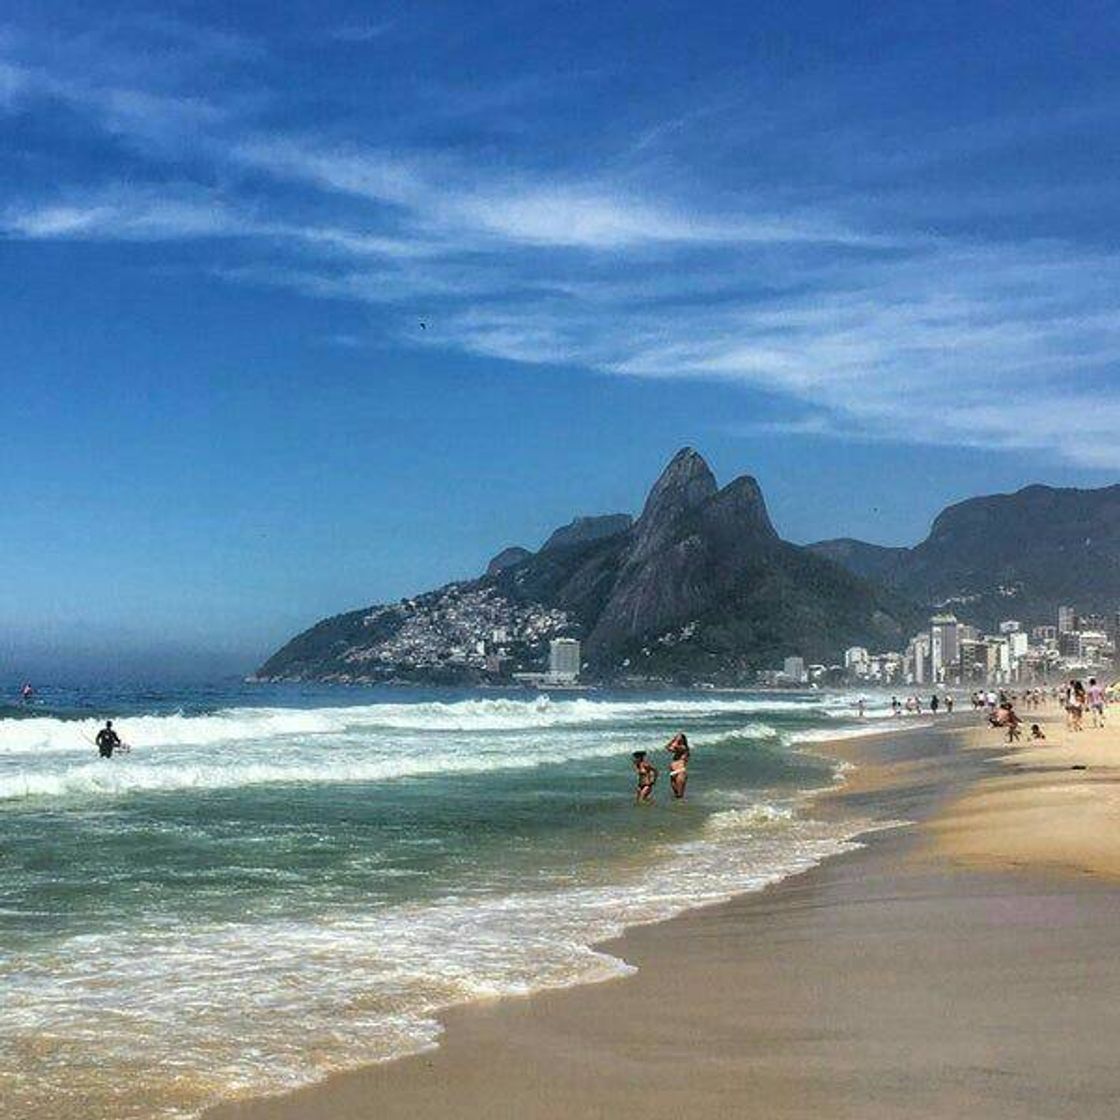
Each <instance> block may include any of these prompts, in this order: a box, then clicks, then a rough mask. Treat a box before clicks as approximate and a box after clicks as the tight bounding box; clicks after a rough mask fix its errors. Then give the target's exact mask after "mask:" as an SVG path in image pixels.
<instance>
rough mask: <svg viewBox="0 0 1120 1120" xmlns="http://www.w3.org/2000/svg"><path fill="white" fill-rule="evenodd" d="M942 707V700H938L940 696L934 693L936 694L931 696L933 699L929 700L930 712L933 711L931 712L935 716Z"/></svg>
mask: <svg viewBox="0 0 1120 1120" xmlns="http://www.w3.org/2000/svg"><path fill="white" fill-rule="evenodd" d="M940 707H941V700H940V699H939V698H938V695H937V693H936V692H935V693H934V694H933V695H932V696H931V697H930V698H929V710H930V711H931V712H932V713H933V714H934V715H937V709H938V708H940Z"/></svg>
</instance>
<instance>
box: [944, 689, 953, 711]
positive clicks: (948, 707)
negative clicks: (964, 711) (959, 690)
mask: <svg viewBox="0 0 1120 1120" xmlns="http://www.w3.org/2000/svg"><path fill="white" fill-rule="evenodd" d="M945 714H946V715H947V716H951V715H952V714H953V698H952V697H951V696H950V695H949V694H948V693H946V694H945Z"/></svg>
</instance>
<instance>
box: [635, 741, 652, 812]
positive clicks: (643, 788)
mask: <svg viewBox="0 0 1120 1120" xmlns="http://www.w3.org/2000/svg"><path fill="white" fill-rule="evenodd" d="M630 757H631V759H632V760H633V762H634V769H635V770H636V771H637V772H638V791H637V795H636V797H635V801H636V803H637V804H638V805H648V804H649V803H650V802H651V801H653V787H654V786H655V785H656V784H657V767H656V766H654V765H653V763H652V762H650V761H649V759H648V758H646V752H645V751H635V752H634V753H633V754H632V755H631V756H630Z"/></svg>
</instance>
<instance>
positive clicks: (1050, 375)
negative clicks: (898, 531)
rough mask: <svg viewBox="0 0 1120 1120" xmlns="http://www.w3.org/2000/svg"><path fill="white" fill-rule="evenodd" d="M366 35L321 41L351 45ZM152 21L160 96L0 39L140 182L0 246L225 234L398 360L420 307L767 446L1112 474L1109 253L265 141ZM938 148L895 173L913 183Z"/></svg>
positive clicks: (602, 173)
mask: <svg viewBox="0 0 1120 1120" xmlns="http://www.w3.org/2000/svg"><path fill="white" fill-rule="evenodd" d="M387 30H388V28H387V27H382V25H379V24H370V25H361V26H357V25H356V26H355V27H354V28H350V29H349V30H348V29H347V28H341V29H335V30H334V31H332V32H330V34H331V35H333V36H334V37H335V38H340V39H342V40H343V41H347V42H364V41H367V40H368V41H371V40H373V39H376V38H378V37H380V35H381V34H383V33H384V32H385V31H387ZM148 31H149V32H150V33H152V34H155V35H157V36H163V37H164V38H165V39H168V38H169V39H171V40H173V41H174V44H175V46H174V51H173V55H174V61H175V73H174V75H173V79H174V80H157V79H156V78H153V77H152V74H151V68H150V66H137V65H134V64H132V63H131V62H129V61H127V60H126V61H125V62H123V63H121V64H120V65H104V66H102V67H101V68H100V69H98V68H96V67H94V68H92V69H89V70H87V71H83V72H81V73H80V76H75V73H68V72H66V71H65V70H64V69H60V68H59V67H58V65H57V64H55V65H53V66H52V65H51V64H49V62H47V61H44V60H43V59H36V58H34V57H30V56H26V57H23V56H19V54H18V52H17V53H16V55H15V56H12V55H11V54H10V53H9V55H7V56H5V55H4V51H3V49H2V46H3V45H2V44H0V107H3V106H8V107H9V109H11V108H14V107H20V108H21V111H22V109H23V108H26V106H27V105H28V104H29V103H33V102H34V101H36V99H40V100H42V99H45V100H53V101H55V102H61V103H64V104H65V105H67V106H68V107H70V108H71V109H73V110H75V111H78V112H80V113H82V114H83V115H84V116H85V117H86V118H87V119H88V120H89V121H90V122H91V124H92V126H93V127H95V128H96V129H97V130H99V131H100V132H101V133H103V134H105V135H108V136H111V137H114V138H120V137H124V138H126V139H128V140H130V141H132V142H133V143H134V145H135V147H136V150H137V151H139V152H140V153H142V157H143V160H144V161H145V165H146V169H147V172H148V173H149V175H150V179H148V180H145V179H144V177H143V173H137V175H136V176H135V177H134V178H133V179H132V180H130V181H128V182H118V183H116V184H112V183H110V184H108V185H105V184H101V185H91V184H81V183H77V184H72V185H70V186H69V187H66V188H57V187H55V188H52V190H51V191H50V192H44V193H43V194H42V196H40V197H31V198H28V197H26V196H19V197H14V196H13V197H8V198H7V199H6V200H5V201H4V202H3V203H0V226H2V228H3V230H4V232H5V234H6V235H7V236H9V237H20V238H25V239H52V240H60V239H66V238H70V239H84V240H92V239H118V240H122V241H132V242H151V241H157V240H166V241H176V240H185V239H191V240H194V241H197V240H199V239H202V238H225V239H237V240H239V241H241V242H244V243H246V244H250V245H251V251H249V250H247V251H246V253H245V254H244V256H243V259H240V260H238V261H237V262H236V263H232V264H231V263H230V261H229V260H228V259H224V258H223V259H220V260H218V259H215V261H214V262H213V264H212V266H211V269H210V271H211V272H212V273H214V274H216V275H220V276H222V277H224V278H225V279H227V280H230V281H235V282H238V283H244V284H254V285H259V284H270V285H275V286H282V287H285V288H288V289H291V290H294V291H298V292H300V293H302V294H305V295H307V296H310V297H313V298H320V299H331V300H340V301H346V302H350V303H355V304H360V305H366V306H369V307H372V308H384V309H386V318H385V320H384V322H383V323H382V325H381V328H380V329H381V330H382V331H383V332H384V333H385V334H388V335H392V334H393V332H394V331H395V332H397V335H396V337H397V340H398V341H403V343H404V344H408V345H411V344H413V343H415V342H417V341H418V340H417V339H415V338H414V337H413V334H412V333H410V332H409V331H408V330H404V329H401V327H400V325H399V319H398V318H395V316H403V315H404V310H403V308H404V307H405V306H407V305H408V304H409V303H413V304H414V303H415V302H417V301H419V300H423V301H424V302H425V305H426V306H429V307H431V308H432V309H433V313H432V314H431V315H426V318H428V319H429V329H428V330H427V331H425V334H424V338H423V344H424V345H426V346H438V347H443V348H446V349H448V350H450V351H458V352H468V353H471V354H475V355H481V356H485V357H490V358H495V359H501V360H505V361H511V362H516V363H522V364H532V363H552V364H558V365H572V366H579V367H583V368H588V369H593V370H597V371H600V372H601V373H602V374H603V375H605V376H621V377H631V378H633V377H642V378H674V379H695V380H710V381H711V380H714V381H721V382H725V383H731V384H740V385H744V386H750V387H751V388H753V389H761V390H764V391H766V392H768V393H770V394H773V395H774V397H775V398H776V399H777V400H780V401H785V402H786V403H787V406H788V408H789V411H790V417H789V418H788V419H787V420H779V421H773V422H771V423H772V424H773V425H774V426H773V427H772V429H771V430H772V431H773V433H774V434H779V433H780V434H782V435H785V436H787V437H798V438H815V437H822V436H827V437H835V438H858V439H882V438H888V439H898V440H903V441H905V442H909V443H914V444H936V445H972V446H984V447H993V448H1005V449H1013V450H1017V451H1028V452H1031V453H1037V454H1039V455H1045V456H1050V457H1055V458H1062V459H1065V460H1066V461H1068V462H1072V463H1076V464H1078V465H1081V466H1086V467H1094V468H1116V467H1120V444H1118V443H1117V441H1116V440H1115V437H1114V432H1115V431H1116V429H1117V425H1118V424H1120V405H1117V404H1114V403H1113V402H1112V400H1111V399H1110V398H1102V396H1101V395H1100V394H1099V393H1098V392H1097V390H1096V389H1095V388H1094V385H1095V380H1104V381H1106V382H1107V381H1108V380H1109V379H1110V378H1111V379H1114V376H1115V371H1116V370H1117V368H1118V366H1120V312H1118V311H1117V310H1116V304H1115V292H1116V291H1117V290H1118V283H1120V257H1118V256H1117V254H1116V253H1115V252H1114V251H1112V250H1111V249H1110V248H1109V247H1108V246H1106V245H1100V244H1098V245H1097V246H1096V247H1093V248H1088V247H1086V246H1085V245H1084V244H1074V243H1071V242H1067V241H1061V240H1057V239H1051V240H1049V241H1044V240H1037V239H1036V240H1029V239H1024V238H1022V237H1019V238H1017V239H1012V238H1010V237H1004V238H1002V239H998V238H995V237H989V238H988V239H987V240H982V239H980V238H979V237H972V236H970V237H965V236H955V237H948V236H934V235H933V234H929V233H919V234H914V233H912V232H908V231H909V230H912V229H913V228H914V226H915V225H916V224H918V223H915V222H914V221H913V220H908V221H907V222H905V223H902V224H901V226H900V230H899V232H897V233H890V232H888V233H884V232H883V228H882V227H883V226H884V224H885V223H884V217H883V215H884V214H885V213H887V212H888V211H889V207H888V206H887V205H886V204H883V205H881V206H876V207H871V206H869V205H868V204H867V201H866V199H865V198H864V197H863V196H862V194H861V193H860V192H859V191H858V190H852V189H840V188H837V189H836V190H834V191H832V192H828V193H827V194H825V193H823V192H822V194H821V197H819V198H813V197H811V192H809V196H808V197H807V195H806V192H805V191H801V192H798V196H797V197H798V200H797V203H796V204H794V203H792V202H790V201H789V197H790V195H789V194H788V193H787V194H783V193H782V192H778V191H775V192H773V193H771V194H768V193H767V192H765V191H764V190H762V189H760V188H758V187H751V188H750V189H748V188H746V187H743V186H737V187H736V189H734V190H730V191H729V190H724V191H714V190H706V189H705V183H704V180H703V177H702V176H701V175H699V174H698V173H695V172H689V171H688V170H687V169H683V168H681V169H678V170H677V171H676V173H674V174H664V173H662V174H659V175H658V177H657V179H656V180H651V179H648V178H645V177H643V176H642V175H641V174H639V173H638V171H636V170H635V167H637V168H638V170H640V169H641V167H642V166H643V165H641V164H638V165H627V164H626V162H625V160H622V162H621V165H615V164H606V165H600V167H599V169H598V170H594V171H593V170H590V169H588V168H587V167H581V166H572V165H570V164H569V165H565V166H560V167H553V168H548V167H541V166H539V165H533V166H530V165H528V164H519V163H518V162H517V161H516V160H514V159H503V160H501V161H498V160H494V159H489V160H488V159H486V158H485V156H484V155H480V154H477V153H476V154H475V155H474V156H473V158H472V156H471V155H469V154H464V153H463V152H461V151H456V152H454V153H453V152H451V151H449V150H448V149H446V148H442V149H441V148H435V149H433V146H432V145H430V144H429V145H424V144H421V143H419V142H418V143H416V144H415V145H412V146H406V145H404V144H401V143H397V144H390V143H387V142H382V143H378V142H377V138H376V136H375V137H373V139H367V140H364V141H361V142H359V140H358V139H356V138H355V137H354V135H352V133H353V130H350V132H348V131H347V130H346V129H345V128H344V127H339V128H337V129H332V133H333V135H332V136H330V137H328V136H327V135H324V134H315V133H309V132H307V131H303V132H299V133H296V132H291V133H288V132H284V131H281V130H278V129H277V128H275V127H273V128H272V129H271V130H267V131H266V130H264V129H263V128H262V127H260V125H259V122H258V121H257V120H256V119H255V115H254V113H253V112H252V111H247V110H246V105H252V104H255V103H256V102H255V101H254V99H255V98H263V97H267V96H272V95H274V93H275V91H269V90H265V91H258V90H246V89H239V91H238V93H237V95H235V96H233V97H223V98H222V99H221V100H220V101H216V100H215V99H213V98H212V97H210V96H208V95H206V94H205V93H203V92H200V86H199V85H198V84H197V83H196V84H192V83H191V82H190V81H189V80H187V78H186V77H185V76H184V75H187V74H189V72H190V68H191V66H196V67H197V66H203V65H205V66H214V65H226V64H227V63H229V62H230V61H231V60H235V59H248V58H253V57H256V53H255V52H257V51H258V50H259V48H258V47H257V46H256V44H253V43H251V42H249V41H243V40H240V39H238V38H236V37H229V38H227V37H223V36H222V35H220V34H217V33H214V34H211V33H208V32H205V31H199V32H197V33H193V32H191V31H190V29H188V28H186V27H184V26H180V25H177V24H170V25H166V26H160V27H156V28H154V29H153V28H149V29H148ZM73 49H74V50H77V49H78V48H77V47H75V48H73ZM82 49H83V50H86V49H92V48H90V47H89V45H88V44H85V45H84V46H83V48H82ZM200 60H205V63H203V62H202V61H200ZM239 99H241V100H239ZM716 104H718V105H719V106H720V109H719V112H720V113H721V114H723V113H724V109H725V103H724V102H722V101H718V102H716ZM706 112H707V111H706V110H703V109H700V110H695V111H693V112H691V113H690V112H684V113H681V114H678V115H676V116H673V117H671V118H669V119H667V120H666V121H665V122H664V124H663V125H661V126H658V125H656V124H653V125H651V126H650V127H649V128H648V129H647V130H645V131H644V132H643V133H642V134H641V135H640V136H639V139H638V140H637V141H636V142H635V141H634V140H633V139H632V138H631V139H629V140H628V141H627V143H625V144H623V145H621V146H620V151H624V152H627V153H629V154H630V155H631V156H634V155H640V156H642V158H643V159H644V158H645V156H646V154H647V153H648V151H649V150H650V149H651V148H652V147H655V146H659V145H661V144H663V142H664V140H665V138H666V137H676V136H678V135H679V134H681V132H682V130H684V129H685V128H686V127H690V126H691V125H692V124H693V123H694V122H695V121H696V120H697V119H700V118H702V117H704V116H705V114H706ZM721 119H722V118H721ZM1071 119H1073V118H1071ZM1076 119H1080V118H1076ZM1094 119H1096V118H1094ZM721 127H722V126H721ZM1048 127H1050V126H1044V125H1042V124H1039V123H1037V122H1035V123H1034V124H1033V125H1030V126H1029V127H1028V128H1027V129H1026V132H1027V134H1029V135H1032V136H1033V135H1042V134H1046V133H1047V128H1048ZM1012 133H1013V124H1012V123H1009V122H1008V121H1005V120H1001V121H1000V122H999V128H998V129H995V130H994V132H993V133H992V134H991V135H992V136H994V137H995V138H996V140H998V142H999V143H1001V144H1005V143H1007V142H1008V139H1007V138H1008V136H1009V135H1010V134H1012ZM340 136H341V137H344V138H343V139H340V138H339V137H340ZM184 138H189V139H190V144H189V145H188V144H186V143H185V142H184ZM833 142H834V143H836V142H835V141H833ZM985 142H986V141H985V135H984V132H983V130H982V129H980V128H973V129H970V130H968V132H967V135H964V136H959V137H950V138H949V139H948V140H947V141H946V146H945V150H946V151H948V152H950V153H952V152H953V151H956V152H958V153H959V152H961V151H964V152H966V153H968V154H969V155H972V154H974V153H975V152H977V151H981V150H982V148H983V144H984V143H985ZM987 142H995V141H993V140H992V139H991V138H990V137H989V139H988V141H987ZM954 145H955V147H954ZM185 153H189V157H190V158H187V156H186V155H185ZM892 158H893V162H892ZM892 158H871V157H869V158H868V159H867V161H866V165H867V168H868V169H869V170H867V171H866V174H869V175H873V176H889V175H890V174H892V173H894V172H895V171H897V165H898V164H905V165H906V167H907V168H908V169H909V170H912V168H911V167H910V163H908V162H907V161H908V160H909V159H910V157H909V156H908V154H907V153H905V152H903V153H901V154H899V155H898V156H897V158H894V157H892ZM933 158H934V157H933V156H931V155H930V153H929V152H926V153H923V154H921V156H920V158H919V157H918V156H915V157H914V159H913V161H914V162H916V165H917V169H918V171H919V172H920V170H921V167H922V166H924V164H922V162H921V161H922V160H925V161H927V162H928V161H933ZM192 175H193V181H192ZM907 189H908V190H910V189H912V186H911V184H909V183H908V184H907ZM909 197H912V196H909ZM1003 197H1008V196H1006V195H1004V196H1003ZM997 201H998V200H997ZM838 215H842V217H838ZM337 337H338V338H343V337H345V338H346V339H347V342H346V343H344V345H347V346H351V345H354V344H355V342H356V337H357V336H354V335H352V334H351V333H349V332H346V331H340V332H339V333H338V335H337ZM363 337H364V336H363Z"/></svg>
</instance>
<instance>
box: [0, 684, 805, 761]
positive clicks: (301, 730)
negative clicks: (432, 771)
mask: <svg viewBox="0 0 1120 1120" xmlns="http://www.w3.org/2000/svg"><path fill="white" fill-rule="evenodd" d="M823 710H824V709H823V708H822V707H821V706H820V705H819V703H818V701H817V700H816V699H806V700H804V701H795V700H776V699H775V700H770V699H764V700H759V699H755V698H752V699H747V698H745V697H744V698H743V699H742V700H738V699H720V698H716V697H711V698H706V699H697V700H691V699H690V700H649V701H633V702H631V701H621V702H620V701H608V700H590V699H583V698H580V699H576V700H553V699H551V698H549V697H547V696H540V697H534V698H532V699H526V700H520V699H509V698H495V699H486V700H461V701H456V702H454V703H441V702H433V703H421V704H399V703H386V704H367V705H362V706H354V707H338V708H311V709H298V708H231V709H227V710H225V711H219V712H215V713H213V714H210V715H201V716H185V715H144V716H134V717H128V718H122V719H120V720H118V726H119V729H120V730H121V732H122V733H123V735H124V737H125V738H126V739H128V740H129V741H130V742H133V743H136V744H143V745H144V746H146V747H162V746H210V745H212V744H215V743H236V742H250V741H259V740H275V739H293V738H300V739H305V738H308V737H314V736H329V735H340V734H342V735H345V734H356V733H361V732H368V733H374V732H377V731H385V730H414V731H423V732H455V731H519V730H533V729H543V728H550V727H580V726H588V725H599V724H608V723H626V724H649V723H661V722H664V721H666V720H677V721H686V720H689V719H702V718H704V717H706V716H719V715H736V714H743V715H748V714H752V713H765V712H799V711H803V712H815V713H818V714H819V713H820V712H822V711H823ZM101 726H102V723H101V721H99V720H94V719H89V720H60V719H52V718H49V717H39V718H33V719H9V720H0V755H3V754H22V753H43V752H45V751H85V750H88V748H89V745H90V743H91V742H92V740H93V738H94V736H96V734H97V732H98V730H99V729H100V728H101Z"/></svg>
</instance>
